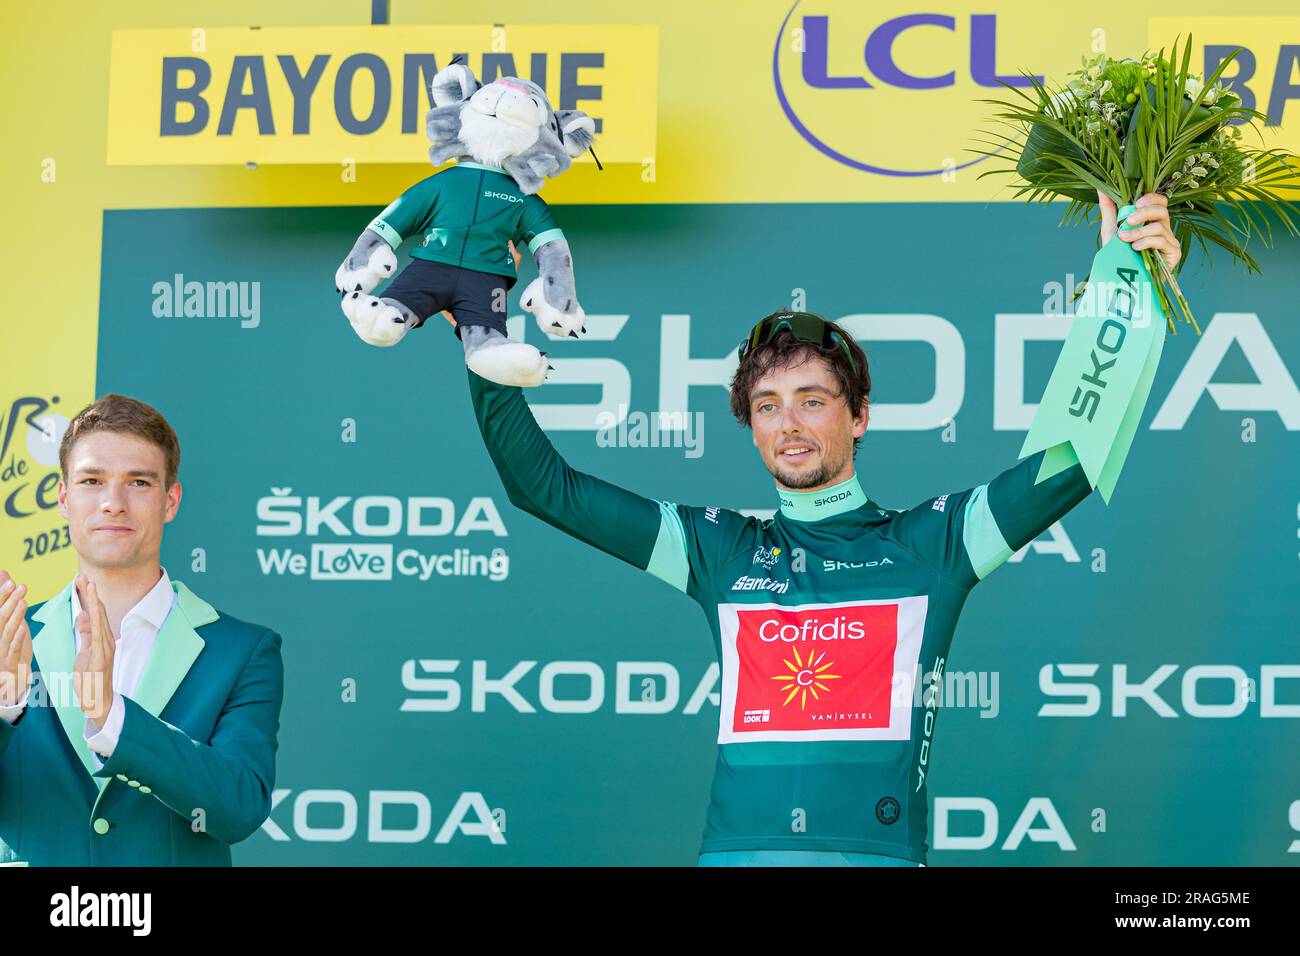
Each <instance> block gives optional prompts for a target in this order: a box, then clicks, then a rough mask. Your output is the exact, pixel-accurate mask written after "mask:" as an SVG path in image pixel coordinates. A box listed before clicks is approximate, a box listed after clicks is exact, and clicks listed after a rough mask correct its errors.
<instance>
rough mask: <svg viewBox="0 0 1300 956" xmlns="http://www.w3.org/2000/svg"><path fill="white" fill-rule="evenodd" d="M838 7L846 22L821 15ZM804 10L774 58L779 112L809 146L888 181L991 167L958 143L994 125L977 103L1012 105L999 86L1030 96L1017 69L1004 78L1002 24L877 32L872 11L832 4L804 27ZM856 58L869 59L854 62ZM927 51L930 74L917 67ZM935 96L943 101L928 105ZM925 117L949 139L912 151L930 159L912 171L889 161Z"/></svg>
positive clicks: (927, 19) (925, 20)
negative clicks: (958, 135)
mask: <svg viewBox="0 0 1300 956" xmlns="http://www.w3.org/2000/svg"><path fill="white" fill-rule="evenodd" d="M828 5H829V6H830V7H831V8H832V9H838V10H839V11H840V12H837V13H836V14H834V15H827V14H826V13H824V12H820V11H824V10H825V9H826V8H827V6H828ZM798 7H799V2H798V0H796V3H795V4H794V6H792V7H791V8H790V11H789V12H788V13H787V14H786V15H785V19H784V20H782V21H781V28H780V29H779V30H778V31H777V35H776V45H775V48H774V49H773V51H772V83H773V86H774V88H775V91H776V98H777V102H779V103H780V104H781V109H782V111H783V112H784V113H785V116H786V119H787V120H789V121H790V125H791V126H793V127H794V128H795V130H796V132H798V133H799V135H800V136H802V137H803V138H804V140H806V141H807V142H808V144H809V145H811V146H812V147H813V148H814V149H816V150H817V151H818V152H819V153H821V154H822V155H824V156H828V157H830V158H831V159H833V160H835V161H836V162H837V163H843V164H844V165H845V166H849V167H851V168H853V169H859V170H862V171H863V172H867V173H876V174H878V175H881V176H937V175H940V174H942V173H945V172H951V171H955V170H958V169H965V168H966V167H968V166H973V165H975V164H976V163H978V162H980V161H981V160H983V159H985V158H986V157H983V156H977V157H975V158H974V159H971V160H969V161H967V162H957V161H956V157H958V156H963V155H969V153H968V152H967V150H968V148H969V147H970V146H971V145H972V142H973V137H967V138H965V139H962V140H956V139H954V138H951V137H952V133H951V131H952V130H957V129H963V130H970V131H971V132H972V134H973V133H974V131H975V130H976V129H977V128H978V127H979V125H980V123H981V122H982V121H983V120H984V118H985V115H986V114H985V113H981V112H978V111H979V110H984V109H985V106H984V105H983V104H978V103H975V102H974V100H975V99H976V98H977V97H976V96H971V95H969V94H970V93H978V94H979V96H981V97H984V98H990V99H991V98H997V97H998V94H1006V95H1011V94H1010V92H1009V91H1008V90H1007V89H1006V88H1005V87H1003V86H1002V85H1001V83H1000V82H999V81H1002V82H1006V83H1009V84H1011V85H1012V86H1016V87H1028V86H1029V81H1028V80H1027V79H1026V78H1025V77H1024V76H1023V75H1021V74H1020V73H1019V72H1018V71H1017V70H1015V69H1012V68H1011V67H1010V66H1008V67H1005V69H1007V71H1008V72H1007V75H1002V74H999V72H998V27H999V23H998V18H997V16H995V15H993V14H971V15H970V16H969V17H968V18H967V17H962V18H958V17H954V16H949V15H947V14H943V13H909V14H904V15H902V16H897V17H893V18H892V19H889V20H885V21H883V22H873V21H872V18H871V15H870V12H869V11H870V9H871V8H870V6H864V5H862V4H857V3H853V4H848V3H845V4H835V3H830V4H827V3H822V4H819V5H817V6H815V7H808V8H806V12H805V13H804V14H803V15H801V16H799V17H796V16H795V11H796V10H797V9H798ZM813 10H816V11H818V12H816V13H814V12H812V11H813ZM850 50H854V51H860V52H859V53H858V55H857V56H852V55H846V51H850ZM918 51H921V53H922V55H923V58H922V62H924V63H925V64H927V65H926V66H925V67H918V66H917V65H915V64H916V60H917V57H918ZM1037 79H1038V80H1039V81H1040V82H1041V81H1042V80H1043V77H1041V76H1039V77H1037ZM953 87H961V88H962V89H961V90H960V92H958V93H952V92H950V93H949V95H948V96H944V95H943V94H942V93H941V92H939V91H941V90H946V89H951V88H953ZM972 87H974V89H972ZM985 90H987V92H985ZM926 91H931V92H932V93H933V94H934V95H924V94H925V92H926ZM957 104H960V107H959V108H957V109H954V106H956V105H957ZM922 115H924V116H925V117H926V124H925V126H926V128H927V129H937V130H942V131H944V136H945V138H944V139H943V140H942V141H940V142H934V143H928V142H921V143H919V144H915V145H911V144H910V145H909V147H908V155H909V156H916V155H919V156H924V157H930V158H929V159H927V160H918V161H917V163H916V164H915V166H916V168H904V165H905V161H903V160H899V159H893V160H891V159H890V157H889V156H888V155H883V154H882V145H881V144H887V143H889V142H891V141H896V140H899V139H900V138H902V139H906V138H907V137H908V136H909V134H910V132H911V130H912V129H914V128H916V127H917V126H919V124H918V123H917V118H918V117H920V116H922ZM891 134H892V135H891ZM944 156H950V157H952V158H953V160H954V162H953V164H952V165H942V164H941V165H939V166H938V167H937V168H936V166H935V162H934V158H937V157H944ZM906 165H907V166H909V167H910V166H912V164H910V163H906Z"/></svg>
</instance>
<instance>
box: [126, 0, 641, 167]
mask: <svg viewBox="0 0 1300 956" xmlns="http://www.w3.org/2000/svg"><path fill="white" fill-rule="evenodd" d="M458 53H460V54H464V56H465V57H466V62H468V64H469V66H470V67H471V68H472V69H473V70H474V72H475V75H476V76H478V78H479V79H480V80H481V81H483V82H485V83H486V82H489V81H491V80H492V79H495V78H496V77H497V76H521V77H524V78H526V79H530V80H532V81H533V82H535V83H537V84H538V85H539V86H541V87H542V88H543V89H544V90H546V92H547V95H548V96H549V97H550V99H551V105H552V106H553V107H555V108H556V109H580V110H583V111H584V112H586V113H588V114H589V115H590V116H591V117H592V118H593V119H594V120H595V121H596V152H597V155H598V156H599V157H600V160H601V162H609V163H637V164H640V163H645V162H649V161H652V160H653V159H654V155H655V116H656V91H657V88H658V73H657V68H658V61H659V28H658V27H657V26H639V25H599V26H595V25H582V26H559V25H546V26H509V27H507V26H492V25H454V26H427V27H397V26H371V27H278V28H267V29H258V28H248V29H203V28H195V29H192V30H186V29H180V30H114V31H113V44H112V60H111V69H110V80H109V112H108V164H109V165H119V166H157V165H181V164H199V163H202V164H224V163H248V162H255V163H346V162H368V163H418V162H422V161H423V160H424V158H425V153H426V152H427V150H428V145H429V144H428V142H427V141H426V139H425V134H424V117H425V113H426V112H427V111H428V109H429V107H430V106H431V105H432V104H431V99H430V94H429V81H430V80H431V79H432V78H433V75H434V73H435V72H437V70H438V69H439V68H440V67H442V66H445V65H447V64H448V63H449V62H451V60H452V58H453V57H454V56H455V55H456V54H458ZM584 161H587V162H590V156H588V157H586V158H585V160H584Z"/></svg>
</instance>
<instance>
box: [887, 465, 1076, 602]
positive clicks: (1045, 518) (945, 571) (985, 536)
mask: <svg viewBox="0 0 1300 956" xmlns="http://www.w3.org/2000/svg"><path fill="white" fill-rule="evenodd" d="M1045 454H1046V452H1042V451H1040V452H1035V453H1034V454H1032V455H1030V456H1029V457H1028V458H1025V459H1023V460H1021V461H1019V462H1017V463H1016V464H1015V465H1012V466H1011V467H1010V468H1008V469H1007V470H1006V471H1004V472H1002V473H1001V474H1000V475H998V476H997V477H996V478H994V479H992V480H991V481H988V482H986V483H985V484H982V485H976V486H975V487H974V488H967V489H966V490H964V491H959V492H953V493H951V494H946V495H940V496H938V497H937V498H930V499H928V500H927V501H923V502H921V503H920V504H919V505H917V506H916V507H915V508H911V509H909V510H908V511H905V512H904V513H902V514H901V515H899V516H898V517H897V518H896V519H895V520H894V523H893V526H892V531H893V534H894V536H895V537H896V538H897V539H898V540H899V541H900V542H901V543H902V544H903V545H904V546H905V547H907V548H908V550H910V551H912V552H913V553H914V554H916V555H917V556H918V557H920V558H921V559H922V560H923V561H925V562H926V563H927V564H929V565H931V566H932V567H933V568H934V569H935V570H936V571H938V572H939V573H941V574H942V575H943V576H945V577H946V578H948V579H949V580H951V581H952V582H953V583H955V584H957V585H958V586H959V587H966V588H969V587H973V586H974V585H975V584H977V583H978V582H979V581H982V580H983V579H984V578H986V577H988V576H989V575H990V574H991V573H992V572H993V571H994V570H995V569H996V568H998V567H999V566H1001V565H1002V563H1003V562H1005V561H1006V560H1007V558H1009V557H1011V555H1013V554H1015V553H1016V552H1017V551H1019V550H1020V549H1021V548H1023V547H1024V546H1025V545H1026V544H1028V543H1029V542H1030V541H1033V540H1034V539H1035V538H1036V537H1038V536H1039V535H1040V534H1042V533H1043V532H1044V531H1046V530H1047V529H1048V528H1050V527H1051V526H1052V524H1053V523H1054V522H1056V521H1059V520H1060V519H1061V517H1062V516H1063V515H1065V514H1066V513H1067V512H1068V511H1069V510H1070V509H1071V508H1073V507H1074V506H1075V505H1077V504H1078V503H1079V502H1081V501H1083V500H1084V499H1085V498H1087V497H1088V495H1089V494H1091V493H1092V486H1091V485H1090V484H1089V483H1088V478H1087V476H1086V475H1085V474H1084V471H1083V466H1082V465H1079V464H1074V465H1071V466H1070V467H1069V468H1066V469H1065V470H1064V471H1061V472H1058V473H1057V474H1055V475H1053V476H1052V477H1051V478H1048V479H1047V480H1046V481H1043V482H1040V483H1038V484H1034V478H1035V477H1037V475H1038V468H1039V465H1040V464H1041V463H1042V460H1043V456H1044V455H1045Z"/></svg>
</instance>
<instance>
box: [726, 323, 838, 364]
mask: <svg viewBox="0 0 1300 956" xmlns="http://www.w3.org/2000/svg"><path fill="white" fill-rule="evenodd" d="M783 331H784V332H789V333H790V334H791V335H792V336H794V338H795V341H797V342H809V343H811V344H813V345H819V346H821V347H822V348H824V349H834V348H838V349H840V351H842V352H843V353H844V355H845V356H846V357H847V358H848V360H849V365H850V366H851V367H852V368H853V370H854V371H855V372H856V371H857V370H858V363H857V360H856V359H854V357H853V350H852V349H851V348H849V343H848V340H847V339H846V338H845V337H844V336H843V335H841V334H840V333H839V332H837V331H836V330H835V329H833V328H831V326H830V323H828V322H827V321H826V320H825V319H822V318H821V317H820V316H816V315H812V314H811V313H809V312H773V313H772V314H771V315H769V316H767V317H766V318H764V319H762V320H761V321H759V323H758V324H757V325H755V326H754V327H753V328H752V329H750V330H749V334H748V335H747V336H745V339H744V341H743V342H741V343H740V358H741V360H742V361H743V360H744V358H745V356H746V355H748V354H749V353H750V352H751V351H752V350H753V349H756V348H758V347H759V346H760V345H765V344H766V343H768V342H770V341H771V340H772V339H773V338H775V337H776V335H777V333H779V332H783Z"/></svg>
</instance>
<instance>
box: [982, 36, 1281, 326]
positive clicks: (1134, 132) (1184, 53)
mask: <svg viewBox="0 0 1300 956" xmlns="http://www.w3.org/2000/svg"><path fill="white" fill-rule="evenodd" d="M1238 52H1240V50H1237V51H1234V52H1233V53H1232V54H1231V55H1230V56H1228V57H1227V58H1225V59H1224V60H1223V61H1222V62H1221V63H1220V64H1219V66H1218V68H1217V69H1215V71H1214V72H1213V73H1212V74H1211V75H1210V76H1209V77H1207V78H1205V79H1204V80H1202V78H1201V75H1200V74H1198V73H1192V72H1191V71H1190V70H1189V64H1190V60H1191V54H1192V40H1191V37H1190V36H1189V37H1188V38H1187V42H1186V44H1185V45H1184V46H1183V48H1182V49H1181V51H1180V50H1179V46H1178V42H1177V41H1176V40H1175V42H1174V45H1173V48H1172V50H1171V52H1170V55H1169V56H1168V57H1167V58H1166V56H1165V52H1164V50H1163V49H1162V50H1160V51H1159V52H1157V53H1150V52H1147V53H1144V54H1143V55H1142V56H1141V57H1140V58H1139V59H1136V60H1134V59H1129V58H1124V59H1118V60H1116V59H1112V58H1110V57H1108V56H1106V55H1105V54H1104V53H1103V54H1098V55H1097V56H1094V57H1091V58H1088V57H1084V58H1083V65H1082V68H1081V69H1078V70H1075V71H1074V72H1073V73H1071V74H1070V76H1069V79H1068V80H1067V82H1066V84H1065V85H1064V86H1063V87H1061V88H1059V89H1049V88H1048V86H1046V85H1045V84H1043V83H1042V82H1040V81H1039V80H1038V78H1037V77H1035V76H1032V75H1030V74H1028V73H1023V72H1022V75H1024V76H1025V77H1026V78H1027V79H1028V80H1029V83H1030V86H1031V89H1029V90H1028V91H1026V90H1023V89H1019V88H1016V87H1013V86H1011V85H1010V84H1007V83H1003V86H1006V87H1007V88H1008V89H1009V90H1011V91H1012V92H1014V93H1015V94H1017V96H1018V97H1019V99H1018V100H1017V99H1013V100H983V101H981V102H985V103H992V104H994V105H996V106H998V107H1000V108H1001V111H1000V112H998V113H997V114H996V116H997V117H998V118H999V119H1001V120H1003V121H1004V122H1003V125H1005V126H1010V127H1011V128H1012V132H1011V134H1010V135H1002V134H1000V133H999V134H993V135H996V136H998V139H997V140H995V141H992V142H989V141H985V142H986V144H987V145H990V146H993V147H994V148H993V149H991V150H982V149H977V150H974V152H978V153H981V154H983V155H986V156H989V157H993V158H995V159H1000V160H1006V159H1010V160H1011V165H1010V166H1009V167H1005V168H996V169H990V170H989V171H988V172H985V173H983V174H982V176H981V178H983V176H988V175H998V174H1009V173H1015V174H1017V175H1018V176H1019V177H1020V179H1022V180H1023V181H1024V182H1023V184H1018V185H1017V186H1016V190H1017V191H1016V196H1017V197H1019V196H1022V195H1025V194H1026V193H1027V194H1028V201H1030V202H1034V201H1042V202H1045V201H1048V200H1050V199H1052V198H1053V197H1054V196H1058V195H1059V196H1063V197H1065V198H1067V199H1069V200H1070V205H1069V207H1068V208H1067V210H1066V212H1065V216H1064V217H1063V218H1062V220H1061V222H1062V224H1065V223H1067V222H1071V221H1076V222H1077V221H1086V220H1087V218H1088V214H1089V206H1092V205H1095V204H1096V203H1097V192H1098V191H1100V192H1102V193H1103V194H1105V195H1106V196H1108V197H1109V198H1110V199H1111V200H1113V201H1114V203H1115V205H1116V206H1117V207H1124V206H1125V205H1126V204H1131V203H1133V202H1135V201H1136V200H1137V198H1138V197H1139V196H1142V195H1144V194H1145V193H1152V192H1154V193H1160V194H1162V195H1164V196H1165V197H1166V199H1167V200H1168V203H1169V218H1170V222H1171V224H1172V226H1173V230H1174V236H1175V237H1176V238H1177V239H1178V241H1179V243H1180V244H1181V245H1182V246H1183V248H1185V249H1188V250H1190V248H1191V242H1192V240H1195V241H1197V242H1199V243H1200V244H1201V246H1202V248H1203V249H1204V250H1205V251H1206V252H1209V250H1210V246H1211V245H1215V246H1218V247H1219V248H1221V249H1225V250H1227V252H1228V253H1229V254H1230V255H1231V256H1232V257H1233V259H1234V261H1237V262H1241V263H1244V264H1245V266H1246V268H1247V269H1248V270H1249V271H1251V272H1256V273H1258V272H1259V271H1260V269H1259V263H1258V262H1257V261H1256V260H1255V258H1254V257H1253V256H1251V255H1250V253H1249V252H1247V251H1246V245H1247V243H1248V241H1249V240H1250V238H1251V236H1252V235H1254V234H1256V233H1259V234H1261V235H1262V236H1263V241H1264V242H1265V244H1266V245H1268V244H1271V241H1272V227H1271V226H1270V224H1269V221H1268V216H1267V215H1266V213H1268V212H1272V213H1273V214H1274V215H1275V216H1276V218H1278V219H1279V220H1280V221H1281V222H1282V223H1283V224H1284V225H1285V226H1286V228H1287V231H1288V232H1290V233H1291V234H1292V235H1300V232H1297V228H1296V224H1295V222H1294V221H1293V216H1294V215H1295V214H1294V212H1293V211H1292V210H1290V209H1288V207H1287V205H1286V203H1285V202H1284V201H1280V200H1279V199H1278V197H1277V196H1276V195H1274V191H1276V190H1281V189H1297V188H1300V182H1297V181H1296V180H1295V177H1296V175H1297V173H1298V172H1300V165H1293V162H1294V161H1296V160H1297V159H1298V157H1296V156H1295V155H1294V154H1291V153H1288V152H1286V151H1284V150H1279V149H1263V148H1254V147H1252V146H1249V145H1247V144H1246V143H1244V142H1242V139H1243V136H1242V127H1243V126H1245V127H1246V128H1247V129H1249V130H1251V131H1253V132H1258V130H1256V129H1255V127H1254V121H1255V120H1262V119H1265V118H1266V117H1265V115H1264V114H1263V113H1260V112H1258V111H1257V110H1253V109H1248V108H1247V107H1245V106H1243V105H1242V103H1241V100H1240V98H1239V97H1237V96H1236V95H1235V94H1233V93H1230V92H1228V91H1226V90H1225V89H1224V87H1223V86H1222V85H1221V84H1220V83H1219V82H1218V81H1219V78H1220V76H1222V74H1223V71H1224V69H1225V68H1226V67H1227V66H1228V64H1229V63H1231V62H1232V61H1233V59H1234V58H1235V57H1236V56H1237V53H1238ZM1261 141H1262V137H1261ZM1128 211H1131V209H1130V210H1128ZM1125 214H1126V213H1125V211H1124V210H1123V209H1121V213H1120V220H1121V223H1122V221H1123V218H1124V216H1125ZM1138 251H1139V252H1140V254H1141V256H1142V258H1143V260H1144V261H1145V263H1146V267H1147V269H1148V271H1149V273H1150V275H1151V276H1152V278H1153V279H1154V280H1155V281H1154V283H1153V284H1154V291H1155V294H1156V297H1157V299H1158V300H1159V304H1160V306H1161V308H1162V309H1163V311H1164V315H1165V317H1166V320H1167V322H1168V324H1169V330H1170V332H1176V330H1175V329H1174V324H1173V317H1174V316H1175V315H1177V316H1179V317H1180V318H1181V319H1182V320H1183V321H1187V322H1191V323H1192V326H1193V327H1194V328H1196V331H1197V333H1198V334H1199V333H1200V328H1199V327H1198V326H1196V322H1195V320H1194V319H1193V317H1192V312H1191V309H1190V308H1189V307H1188V304H1187V300H1186V298H1185V297H1184V296H1183V294H1182V291H1181V290H1180V289H1179V288H1178V281H1177V279H1176V278H1175V273H1176V272H1178V271H1181V267H1182V265H1183V264H1184V263H1185V262H1186V259H1185V258H1184V259H1183V260H1182V261H1180V262H1179V263H1178V268H1177V269H1175V270H1173V271H1171V270H1170V269H1169V267H1168V265H1167V264H1166V263H1165V260H1164V259H1163V258H1162V257H1161V256H1160V255H1157V254H1156V253H1155V252H1153V251H1152V250H1150V249H1142V250H1138ZM1082 291H1083V286H1080V288H1079V289H1078V290H1076V291H1075V294H1074V295H1075V298H1078V296H1079V295H1080V294H1081V292H1082Z"/></svg>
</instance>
